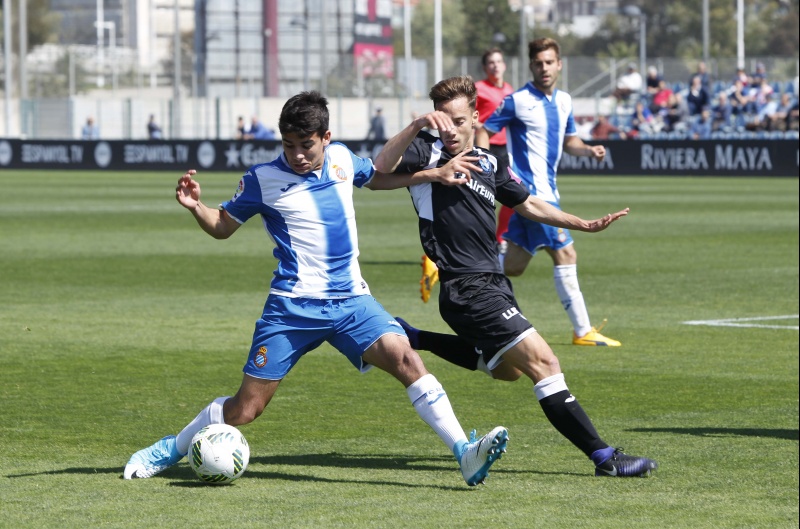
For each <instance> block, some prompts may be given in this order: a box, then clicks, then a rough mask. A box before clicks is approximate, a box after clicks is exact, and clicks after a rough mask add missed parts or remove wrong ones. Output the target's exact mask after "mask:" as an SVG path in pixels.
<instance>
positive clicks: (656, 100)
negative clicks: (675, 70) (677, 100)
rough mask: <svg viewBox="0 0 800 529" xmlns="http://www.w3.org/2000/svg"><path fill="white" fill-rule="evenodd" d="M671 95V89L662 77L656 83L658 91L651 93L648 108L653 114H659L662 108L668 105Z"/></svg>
mask: <svg viewBox="0 0 800 529" xmlns="http://www.w3.org/2000/svg"><path fill="white" fill-rule="evenodd" d="M671 97H672V89H671V88H670V87H669V86H667V82H666V81H665V80H663V79H661V81H659V83H658V91H657V92H656V93H655V94H654V95H653V102H652V103H651V105H650V110H651V111H652V112H653V114H659V113H661V111H662V110H664V109H665V108H668V107H669V100H670V98H671Z"/></svg>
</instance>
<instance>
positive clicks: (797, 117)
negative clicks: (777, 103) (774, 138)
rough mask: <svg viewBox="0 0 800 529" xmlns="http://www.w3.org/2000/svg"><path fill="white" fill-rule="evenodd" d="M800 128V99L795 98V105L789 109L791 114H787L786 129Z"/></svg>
mask: <svg viewBox="0 0 800 529" xmlns="http://www.w3.org/2000/svg"><path fill="white" fill-rule="evenodd" d="M798 128H800V108H798V99H795V100H794V105H792V108H790V109H789V115H787V116H786V130H798Z"/></svg>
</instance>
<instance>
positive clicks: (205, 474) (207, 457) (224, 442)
mask: <svg viewBox="0 0 800 529" xmlns="http://www.w3.org/2000/svg"><path fill="white" fill-rule="evenodd" d="M249 461H250V447H249V446H248V444H247V440H246V439H245V438H244V435H242V432H240V431H239V430H237V429H236V428H234V427H233V426H230V425H228V424H210V425H208V426H206V427H205V428H203V429H202V430H200V431H199V432H197V433H196V434H194V437H192V446H191V447H190V449H189V466H190V467H192V470H194V473H195V474H197V477H199V478H200V479H202V480H203V481H205V482H206V483H214V484H222V483H230V482H231V481H233V480H234V479H236V478H238V477H239V476H241V475H242V474H243V473H244V471H245V469H246V468H247V463H248V462H249Z"/></svg>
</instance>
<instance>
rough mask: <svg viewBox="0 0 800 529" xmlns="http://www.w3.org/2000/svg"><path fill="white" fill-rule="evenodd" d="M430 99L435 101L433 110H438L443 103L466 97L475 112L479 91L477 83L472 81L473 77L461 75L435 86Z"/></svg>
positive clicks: (429, 94) (429, 95) (430, 93)
mask: <svg viewBox="0 0 800 529" xmlns="http://www.w3.org/2000/svg"><path fill="white" fill-rule="evenodd" d="M428 97H430V98H431V101H433V108H438V107H439V105H441V104H442V103H447V102H448V101H452V100H454V99H458V98H459V97H466V98H467V101H468V102H469V107H470V108H471V109H473V110H474V109H475V103H476V101H477V99H478V90H477V89H476V88H475V81H473V80H472V77H470V76H469V75H460V76H457V77H450V78H449V79H444V80H442V81H439V82H438V83H436V84H435V85H433V88H431V91H430V92H429V93H428Z"/></svg>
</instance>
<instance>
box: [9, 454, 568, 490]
mask: <svg viewBox="0 0 800 529" xmlns="http://www.w3.org/2000/svg"><path fill="white" fill-rule="evenodd" d="M254 463H255V464H258V465H267V466H286V465H295V466H298V467H331V468H349V469H368V470H401V471H407V470H413V471H419V472H441V471H450V470H452V471H453V472H458V465H457V464H456V462H455V460H454V459H453V458H452V457H447V456H434V457H415V456H407V455H362V454H338V453H335V452H331V453H328V454H299V455H280V456H258V457H251V458H250V464H251V465H252V464H254ZM502 463H503V460H500V465H502ZM122 471H123V467H111V468H85V467H84V468H80V467H73V468H65V469H61V470H48V471H46V472H31V473H25V474H9V475H8V476H6V477H8V478H24V477H31V476H48V475H59V474H117V475H119V477H120V479H122ZM498 474H537V475H567V476H569V475H575V476H582V474H575V473H571V472H542V471H536V470H510V469H504V468H498V467H493V468H492V469H491V471H490V475H498ZM247 475H248V476H249V477H251V478H260V479H273V480H274V479H282V480H287V481H313V482H320V483H353V484H367V485H395V486H400V487H415V488H430V489H441V490H470V489H471V487H469V488H468V487H464V486H452V487H451V486H445V485H425V484H422V483H419V482H414V483H408V482H404V481H382V480H365V479H344V478H329V477H322V476H312V475H304V474H292V473H287V472H272V471H261V470H255V469H253V468H252V467H250V468H248V470H247ZM152 479H169V480H173V482H172V483H170V485H171V486H174V487H206V486H208V485H207V484H206V483H203V482H201V481H198V479H197V476H195V475H194V472H192V469H191V468H190V467H189V465H187V464H178V465H175V466H173V467H171V468H168V469H167V470H165V471H164V472H161V473H160V474H158V476H155V477H154V478H152Z"/></svg>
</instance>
